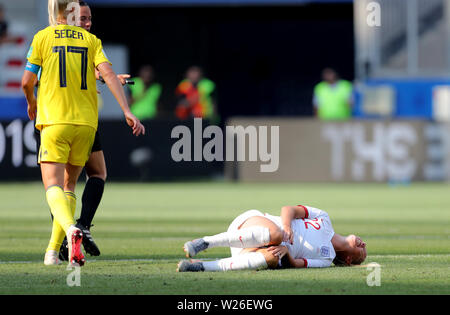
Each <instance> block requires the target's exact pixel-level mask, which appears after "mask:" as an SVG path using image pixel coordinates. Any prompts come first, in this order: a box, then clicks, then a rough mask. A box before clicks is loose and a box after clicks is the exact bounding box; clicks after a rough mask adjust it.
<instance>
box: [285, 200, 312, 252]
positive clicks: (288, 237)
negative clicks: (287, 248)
mask: <svg viewBox="0 0 450 315" xmlns="http://www.w3.org/2000/svg"><path fill="white" fill-rule="evenodd" d="M307 211H308V210H307V209H306V207H304V206H284V207H282V208H281V215H280V216H281V224H282V225H283V231H284V238H283V241H284V242H289V243H291V244H292V243H293V241H294V233H293V232H292V228H291V223H292V220H295V219H304V218H306V217H307Z"/></svg>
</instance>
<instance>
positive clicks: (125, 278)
mask: <svg viewBox="0 0 450 315" xmlns="http://www.w3.org/2000/svg"><path fill="white" fill-rule="evenodd" d="M77 189H78V190H77V194H78V200H79V202H78V205H77V214H76V217H78V216H79V212H80V208H81V204H80V203H81V192H82V189H83V185H82V184H80V185H79V186H78V188H77ZM449 191H450V186H449V185H448V184H439V183H431V184H412V185H410V186H398V187H392V186H389V185H387V184H275V183H274V184H233V183H221V182H218V183H216V182H213V183H210V182H204V183H192V182H188V183H151V184H136V183H107V186H106V189H105V194H104V197H103V200H102V203H101V205H100V208H99V210H98V212H97V216H96V218H95V219H94V224H95V226H94V227H93V228H92V235H93V237H94V238H95V240H96V242H97V244H98V245H99V247H100V250H101V252H102V255H101V256H100V257H90V256H88V257H87V260H88V261H87V264H86V265H85V266H84V267H83V268H81V272H80V286H73V287H70V286H68V285H67V282H66V279H67V277H68V276H69V275H70V274H71V272H72V271H71V270H67V268H66V264H64V265H61V266H50V267H47V266H44V264H43V257H44V251H45V248H46V246H47V242H48V239H49V236H50V231H51V224H50V216H49V210H48V208H47V205H46V202H45V198H44V190H43V186H42V184H41V183H17V184H11V183H7V184H0V294H162V295H183V294H194V295H196V294H207V295H222V294H223V295H234V294H237V295H244V294H255V295H260V294H261V295H291V294H292V295H300V294H449V293H450V193H449ZM299 203H301V204H306V205H311V206H314V207H317V208H320V209H323V210H325V211H327V212H328V213H329V214H330V216H331V219H332V222H333V226H334V229H335V231H336V232H337V233H340V234H344V235H346V234H350V233H354V234H357V235H360V236H361V237H362V238H363V239H364V240H365V241H366V242H367V246H368V247H367V249H368V257H367V259H366V261H365V264H368V263H372V262H376V263H378V264H380V266H381V267H380V269H379V271H380V274H379V275H380V278H379V279H380V283H379V284H380V285H379V286H369V285H368V284H367V278H368V277H370V274H371V272H372V270H368V269H367V267H365V266H361V267H345V268H339V267H331V268H327V269H297V270H293V269H291V270H263V271H236V272H227V273H209V272H204V273H177V272H175V270H176V265H177V262H178V261H179V260H180V259H183V258H184V253H183V251H182V246H183V244H184V242H185V241H187V240H190V239H193V238H196V237H199V236H203V235H211V234H216V233H219V232H222V231H225V230H226V229H227V227H228V225H229V223H230V222H231V221H232V220H233V218H234V217H235V216H237V215H238V214H240V213H242V212H243V211H245V210H248V209H259V210H261V211H263V212H269V213H271V214H276V215H278V214H279V211H280V208H281V206H283V205H294V204H299ZM227 256H229V250H228V249H226V248H214V249H210V250H207V251H205V252H202V253H201V254H200V255H199V256H198V258H200V259H213V258H221V257H227Z"/></svg>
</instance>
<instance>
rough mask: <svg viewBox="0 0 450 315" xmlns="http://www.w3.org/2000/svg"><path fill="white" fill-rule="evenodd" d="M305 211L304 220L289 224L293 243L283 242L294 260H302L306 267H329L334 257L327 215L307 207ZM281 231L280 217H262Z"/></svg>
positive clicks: (331, 227) (330, 227)
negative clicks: (292, 234)
mask: <svg viewBox="0 0 450 315" xmlns="http://www.w3.org/2000/svg"><path fill="white" fill-rule="evenodd" d="M301 207H303V208H304V209H305V212H306V217H305V219H295V220H293V221H292V223H291V228H292V232H293V233H294V242H293V244H292V245H291V244H290V243H289V242H287V243H286V242H283V243H282V244H281V245H284V246H286V247H287V248H288V250H289V253H290V254H291V256H292V257H293V258H294V259H301V258H302V259H303V260H304V261H305V266H306V267H310V268H311V267H329V266H331V263H332V262H333V259H334V258H335V257H336V252H335V251H334V248H333V244H331V238H332V237H333V236H334V230H333V226H332V225H331V220H330V217H329V216H328V213H326V212H325V211H323V210H320V209H316V208H313V207H309V206H301ZM264 216H265V217H266V218H268V219H270V220H271V221H273V222H274V223H275V224H277V225H278V226H279V227H280V228H281V229H283V226H282V223H281V217H280V216H273V215H270V214H267V213H266V214H265V215H264Z"/></svg>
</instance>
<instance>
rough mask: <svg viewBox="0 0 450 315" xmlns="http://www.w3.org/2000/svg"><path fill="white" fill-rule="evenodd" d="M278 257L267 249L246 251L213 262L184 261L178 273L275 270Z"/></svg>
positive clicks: (179, 265) (181, 262)
mask: <svg viewBox="0 0 450 315" xmlns="http://www.w3.org/2000/svg"><path fill="white" fill-rule="evenodd" d="M278 260H279V259H278V257H275V256H274V255H272V253H270V252H269V251H268V250H267V248H251V249H250V248H248V249H244V250H243V251H242V252H241V253H240V254H239V255H234V256H232V257H228V258H224V259H218V260H213V261H200V260H191V261H189V260H182V261H180V262H179V263H178V266H177V271H178V272H187V271H190V272H197V271H233V270H260V269H267V268H269V269H275V268H277V266H278Z"/></svg>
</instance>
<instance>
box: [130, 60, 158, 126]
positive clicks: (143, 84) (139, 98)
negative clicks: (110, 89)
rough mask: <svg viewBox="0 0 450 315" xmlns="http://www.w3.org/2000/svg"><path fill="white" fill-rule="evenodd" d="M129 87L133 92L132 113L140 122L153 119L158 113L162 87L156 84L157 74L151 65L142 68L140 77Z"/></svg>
mask: <svg viewBox="0 0 450 315" xmlns="http://www.w3.org/2000/svg"><path fill="white" fill-rule="evenodd" d="M132 80H134V82H135V84H134V85H129V88H130V92H131V100H130V104H131V112H132V113H133V114H134V115H135V116H136V117H137V118H139V119H140V120H146V119H152V118H155V116H156V115H157V113H158V103H159V98H160V96H161V90H162V87H161V85H160V84H159V83H157V82H155V72H154V70H153V67H152V66H150V65H145V66H142V67H141V69H140V70H139V77H137V78H133V79H132Z"/></svg>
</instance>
